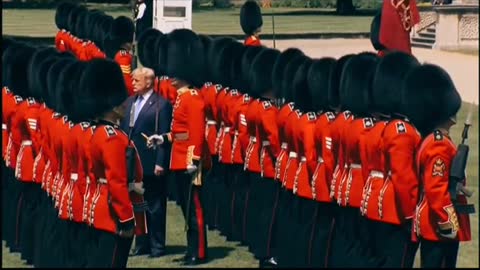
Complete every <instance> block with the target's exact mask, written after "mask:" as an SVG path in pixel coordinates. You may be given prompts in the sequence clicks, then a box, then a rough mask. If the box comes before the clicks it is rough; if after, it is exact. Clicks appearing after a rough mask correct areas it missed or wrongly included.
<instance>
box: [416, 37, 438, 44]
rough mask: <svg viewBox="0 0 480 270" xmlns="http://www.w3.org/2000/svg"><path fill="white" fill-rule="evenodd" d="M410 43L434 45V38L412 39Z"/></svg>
mask: <svg viewBox="0 0 480 270" xmlns="http://www.w3.org/2000/svg"><path fill="white" fill-rule="evenodd" d="M412 42H418V43H426V44H433V43H435V38H429V37H413V38H412Z"/></svg>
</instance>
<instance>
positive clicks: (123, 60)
mask: <svg viewBox="0 0 480 270" xmlns="http://www.w3.org/2000/svg"><path fill="white" fill-rule="evenodd" d="M114 61H115V62H116V63H117V64H118V65H119V66H120V69H121V70H122V74H123V80H124V81H125V86H126V87H127V91H128V95H129V96H132V95H134V94H135V93H134V92H133V84H132V61H133V56H132V54H131V53H129V52H127V51H126V50H123V49H121V50H119V51H118V52H117V53H116V54H115V57H114Z"/></svg>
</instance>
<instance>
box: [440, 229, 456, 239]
mask: <svg viewBox="0 0 480 270" xmlns="http://www.w3.org/2000/svg"><path fill="white" fill-rule="evenodd" d="M439 233H440V236H442V237H445V238H448V239H455V238H456V237H457V231H456V230H451V231H450V232H448V233H442V232H441V231H439Z"/></svg>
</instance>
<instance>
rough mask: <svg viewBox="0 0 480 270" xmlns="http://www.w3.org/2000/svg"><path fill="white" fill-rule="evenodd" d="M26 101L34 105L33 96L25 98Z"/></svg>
mask: <svg viewBox="0 0 480 270" xmlns="http://www.w3.org/2000/svg"><path fill="white" fill-rule="evenodd" d="M27 103H28V105H34V104H35V99H34V98H33V97H29V98H27Z"/></svg>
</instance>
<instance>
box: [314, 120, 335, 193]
mask: <svg viewBox="0 0 480 270" xmlns="http://www.w3.org/2000/svg"><path fill="white" fill-rule="evenodd" d="M321 134H322V135H321V141H320V142H317V143H320V144H321V149H322V152H321V155H322V158H323V162H324V164H325V165H324V166H325V178H326V179H325V180H326V181H327V185H328V187H330V183H331V181H332V175H333V170H334V169H335V168H334V166H335V159H334V156H333V151H332V147H333V145H332V136H331V134H330V128H329V125H326V126H323V128H322V132H321ZM317 155H319V153H317Z"/></svg>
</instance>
